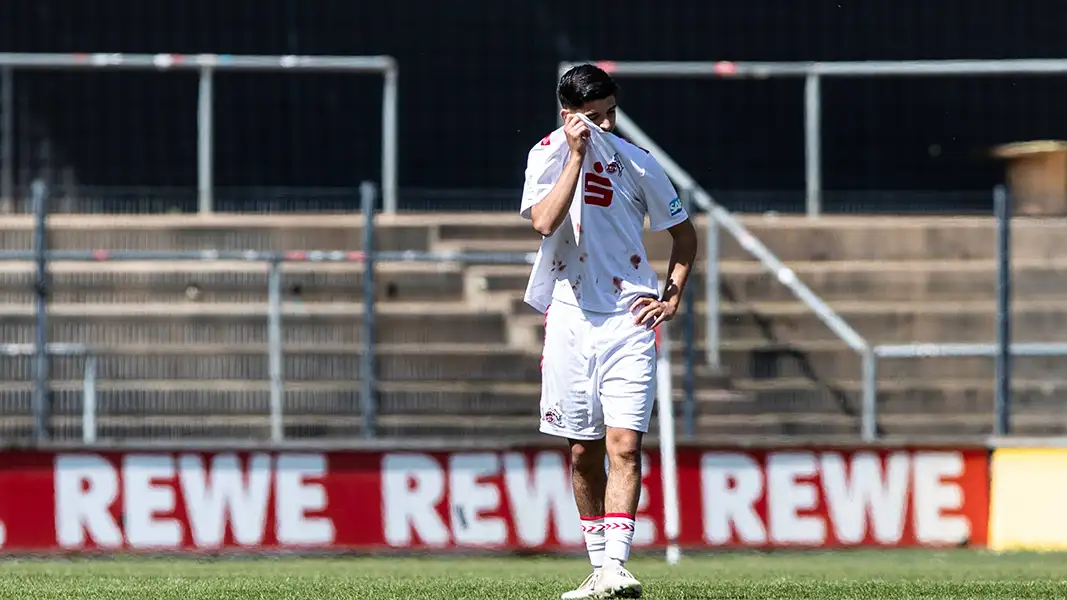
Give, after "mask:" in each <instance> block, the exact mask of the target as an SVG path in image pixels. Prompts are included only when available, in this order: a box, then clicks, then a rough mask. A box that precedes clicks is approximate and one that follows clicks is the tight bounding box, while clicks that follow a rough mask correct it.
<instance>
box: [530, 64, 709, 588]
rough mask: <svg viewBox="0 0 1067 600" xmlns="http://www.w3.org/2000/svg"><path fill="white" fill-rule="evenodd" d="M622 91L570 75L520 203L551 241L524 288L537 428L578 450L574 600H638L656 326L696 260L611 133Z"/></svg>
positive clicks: (647, 179) (655, 172)
mask: <svg viewBox="0 0 1067 600" xmlns="http://www.w3.org/2000/svg"><path fill="white" fill-rule="evenodd" d="M617 91H618V88H617V86H616V83H615V81H614V80H613V79H612V77H611V76H610V75H608V74H607V73H606V72H604V71H603V70H601V69H599V68H597V67H596V66H593V65H580V66H577V67H574V68H572V69H571V70H569V71H568V72H567V73H566V74H564V75H563V77H562V78H561V79H560V81H559V86H558V89H557V93H558V96H559V101H560V104H561V106H562V111H561V116H562V117H563V121H564V125H563V127H561V128H559V129H557V130H556V131H554V132H552V133H551V134H549V135H548V137H546V138H544V139H543V140H541V142H540V143H538V144H537V145H535V146H534V147H533V149H532V150H530V153H529V156H528V160H527V166H526V181H525V185H524V188H523V195H522V208H521V213H522V216H523V217H525V218H527V219H530V220H531V221H532V224H533V227H534V229H536V230H537V231H538V232H539V233H540V234H541V235H542V236H544V237H543V239H542V242H541V250H540V252H539V253H538V258H537V261H536V262H535V264H534V268H533V272H532V273H531V276H530V282H529V285H528V286H527V290H526V302H527V303H528V304H530V305H531V306H533V307H534V308H537V309H538V310H540V311H542V312H544V313H545V344H544V354H543V356H542V364H541V370H542V385H541V425H540V430H541V431H542V432H543V433H546V434H549V435H554V436H558V437H561V438H565V439H566V440H567V442H568V444H569V445H570V453H571V472H572V476H573V483H574V500H575V503H576V504H577V507H578V513H579V515H580V516H581V522H582V531H583V533H584V534H585V544H586V549H587V550H588V553H589V561H590V562H591V563H592V566H593V573H592V574H591V575H589V577H587V578H586V580H585V581H584V582H583V583H582V584H581V585H580V586H579V587H578V588H577V589H575V590H572V591H569V592H567V593H565V594H563V595H562V598H564V599H565V600H566V599H570V598H638V597H640V595H641V591H642V589H641V583H640V582H639V581H638V580H637V579H636V578H635V577H634V576H633V575H631V574H630V572H629V571H627V570H626V568H625V564H626V560H627V558H628V557H629V554H630V544H631V542H632V540H633V536H634V514H635V513H636V512H637V504H638V500H639V499H640V493H641V441H642V436H643V434H644V433H646V432H647V431H648V424H649V421H650V419H651V415H652V406H653V403H654V396H655V387H656V336H655V328H656V327H657V326H659V325H660V324H661V323H664V322H666V321H669V320H670V319H671V318H672V317H674V315H675V313H676V312H677V311H678V305H679V302H680V301H681V298H682V290H683V289H684V288H685V284H686V280H687V279H688V277H689V272H690V268H691V267H692V264H693V260H694V258H695V257H696V252H697V237H696V231H695V230H694V228H693V225H692V223H691V222H690V220H689V216H688V215H687V214H686V211H685V209H684V208H683V206H682V202H681V200H680V199H679V198H678V194H677V193H676V192H675V189H674V186H673V185H671V182H670V180H668V178H667V176H666V174H665V173H664V171H663V168H662V167H661V166H660V165H659V163H658V162H657V161H656V159H655V157H653V156H651V155H650V154H649V153H648V152H646V151H645V150H643V149H641V148H638V147H637V146H634V145H633V144H631V143H629V142H628V141H626V140H624V139H622V138H620V137H618V136H616V135H614V134H612V133H611V131H612V130H613V129H614V127H615V113H616V94H617ZM583 116H584V118H583ZM646 215H647V216H648V218H649V222H650V229H651V230H652V231H654V232H657V231H663V230H667V231H668V232H670V235H671V237H672V238H673V247H672V250H671V257H670V263H669V267H668V269H667V282H666V286H665V288H664V292H663V294H662V295H660V293H659V281H658V279H657V276H656V272H655V270H654V269H653V268H652V267H651V266H650V265H649V264H648V258H647V256H646V253H645V248H644V238H643V231H644V221H645V216H646ZM605 456H606V457H607V463H608V469H607V472H606V473H605Z"/></svg>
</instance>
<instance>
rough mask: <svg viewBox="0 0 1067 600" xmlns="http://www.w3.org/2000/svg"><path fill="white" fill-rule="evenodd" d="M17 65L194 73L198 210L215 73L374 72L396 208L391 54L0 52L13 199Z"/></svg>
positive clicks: (6, 166)
mask: <svg viewBox="0 0 1067 600" xmlns="http://www.w3.org/2000/svg"><path fill="white" fill-rule="evenodd" d="M16 69H77V70H106V71H111V70H142V71H151V70H155V71H160V72H166V71H197V72H199V74H200V81H199V88H198V96H197V125H196V139H197V144H196V148H197V198H198V205H199V210H200V212H201V213H209V212H211V211H212V210H213V209H214V183H213V182H214V177H213V172H214V158H213V149H214V132H215V126H214V98H215V87H214V74H215V72H216V71H275V72H286V71H305V72H333V73H377V74H380V75H381V76H382V78H383V80H384V81H383V89H382V161H381V177H382V184H381V185H382V200H383V208H384V210H385V212H388V213H392V212H396V207H397V120H398V108H397V106H398V105H397V89H398V78H399V75H398V73H399V71H398V68H397V63H396V60H395V59H394V58H393V57H391V56H242V55H232V54H121V53H94V54H28V53H0V115H2V119H3V121H2V122H0V198H13V197H14V186H15V184H14V172H15V169H14V154H15V138H14V112H15V108H14V104H15V100H14V99H15V95H14V88H15V70H16Z"/></svg>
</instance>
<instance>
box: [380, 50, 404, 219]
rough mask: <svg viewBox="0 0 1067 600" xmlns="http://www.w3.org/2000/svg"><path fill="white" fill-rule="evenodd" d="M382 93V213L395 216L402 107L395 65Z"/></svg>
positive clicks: (386, 78) (386, 79) (388, 73)
mask: <svg viewBox="0 0 1067 600" xmlns="http://www.w3.org/2000/svg"><path fill="white" fill-rule="evenodd" d="M384 77H385V83H384V88H383V91H382V211H383V212H385V213H386V214H390V215H391V214H395V213H396V209H397V204H398V200H397V175H396V172H397V160H398V158H397V143H398V141H397V140H398V136H399V133H398V130H397V121H398V119H399V112H400V107H399V105H398V104H397V103H398V100H397V95H398V93H399V92H398V87H399V84H398V82H397V80H398V79H399V72H398V70H397V67H396V65H395V64H394V65H393V66H392V67H391V68H390V69H389V70H387V71H386V72H385V75H384Z"/></svg>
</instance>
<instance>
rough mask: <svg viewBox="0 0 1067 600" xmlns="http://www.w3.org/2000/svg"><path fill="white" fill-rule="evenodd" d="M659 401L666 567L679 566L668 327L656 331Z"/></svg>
mask: <svg viewBox="0 0 1067 600" xmlns="http://www.w3.org/2000/svg"><path fill="white" fill-rule="evenodd" d="M657 333H658V334H659V335H658V337H659V349H658V351H657V353H656V400H657V402H658V404H659V456H660V458H659V460H660V471H661V473H662V475H663V535H664V537H665V538H667V564H671V565H674V564H678V560H679V559H681V557H682V552H681V549H680V548H679V547H678V533H679V529H680V526H681V516H680V514H679V512H680V509H679V506H678V461H677V457H676V448H675V432H674V398H673V396H674V394H673V390H672V385H671V383H672V382H671V378H672V373H671V350H670V348H671V340H670V334H669V332H668V331H667V325H662V326H660V328H659V331H658V332H657Z"/></svg>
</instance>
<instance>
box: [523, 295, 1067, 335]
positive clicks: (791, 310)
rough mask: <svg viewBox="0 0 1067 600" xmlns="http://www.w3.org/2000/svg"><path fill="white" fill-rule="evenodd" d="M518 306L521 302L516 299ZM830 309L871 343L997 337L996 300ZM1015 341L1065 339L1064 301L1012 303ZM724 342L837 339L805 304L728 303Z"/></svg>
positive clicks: (528, 318)
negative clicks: (518, 302)
mask: <svg viewBox="0 0 1067 600" xmlns="http://www.w3.org/2000/svg"><path fill="white" fill-rule="evenodd" d="M520 302H521V300H520ZM831 306H832V308H833V309H834V310H835V311H837V313H838V315H839V316H841V318H842V319H844V320H845V322H847V323H848V324H849V325H851V326H852V327H853V328H855V329H856V331H857V332H859V334H860V335H861V336H863V337H864V338H866V339H867V340H868V341H870V342H871V343H883V344H888V343H893V344H896V343H912V342H924V343H926V342H967V343H970V342H975V343H991V342H992V341H993V340H994V339H995V337H996V331H995V327H996V319H995V315H996V304H995V301H994V300H992V299H990V300H981V301H966V302H965V301H956V302H951V303H936V302H935V303H931V302H922V301H888V302H887V301H868V302H864V301H839V302H834V303H831ZM694 308H695V310H696V313H697V314H696V315H695V318H694V320H693V324H694V328H693V333H694V337H695V339H697V340H703V339H704V338H705V336H706V333H707V321H706V319H705V317H704V315H705V314H706V311H707V305H706V304H705V303H703V302H699V303H697V304H696V305H695V306H694ZM1013 309H1014V310H1013V311H1012V314H1013V315H1014V316H1013V321H1012V331H1013V335H1014V336H1015V339H1017V340H1026V341H1028V342H1040V341H1046V342H1053V341H1060V340H1062V339H1064V338H1067V299H1064V300H1038V301H1017V302H1015V303H1014V304H1013ZM524 312H525V314H521V313H520V314H518V315H516V316H514V317H512V318H513V319H514V320H513V321H512V322H511V324H512V326H520V324H521V326H523V327H528V328H530V331H531V333H529V337H535V336H537V337H536V339H543V331H544V317H543V316H542V315H539V314H536V313H535V312H533V311H532V310H528V311H524ZM719 315H720V317H719V335H720V336H721V339H722V340H726V341H729V340H758V339H762V340H765V341H767V342H776V343H786V342H811V341H833V340H837V339H838V337H837V335H836V334H834V332H833V331H832V330H831V329H830V328H829V327H828V326H827V325H826V324H825V323H823V322H822V320H820V319H819V317H818V316H817V315H816V314H815V313H814V312H812V310H811V309H810V308H809V307H808V306H807V305H805V304H801V303H799V302H758V303H756V302H754V303H748V304H746V303H733V302H727V303H723V304H722V305H721V306H720V311H719ZM685 327H686V326H685V321H684V316H676V317H675V321H674V323H673V324H672V326H671V327H670V333H671V339H672V340H678V341H680V340H682V339H683V336H684V335H685Z"/></svg>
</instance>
